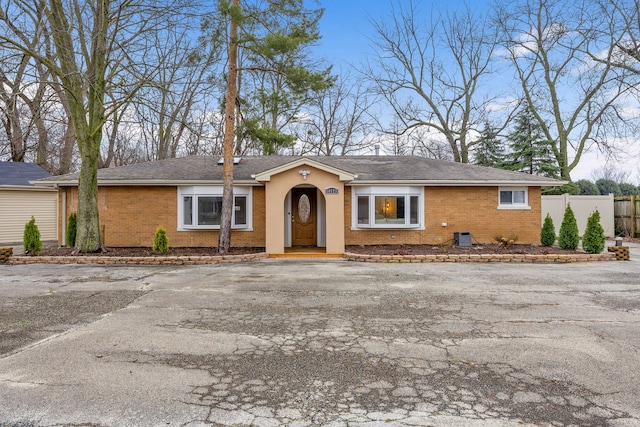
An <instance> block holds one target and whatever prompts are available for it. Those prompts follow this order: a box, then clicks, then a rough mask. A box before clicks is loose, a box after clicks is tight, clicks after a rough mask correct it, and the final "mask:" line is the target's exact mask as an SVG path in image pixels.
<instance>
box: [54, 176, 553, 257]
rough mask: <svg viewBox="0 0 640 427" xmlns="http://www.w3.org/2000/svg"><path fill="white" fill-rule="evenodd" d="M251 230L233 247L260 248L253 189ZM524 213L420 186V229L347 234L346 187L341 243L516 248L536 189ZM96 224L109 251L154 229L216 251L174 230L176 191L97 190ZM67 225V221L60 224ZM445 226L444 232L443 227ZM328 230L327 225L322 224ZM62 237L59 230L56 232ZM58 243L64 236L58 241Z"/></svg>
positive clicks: (71, 195) (146, 243) (533, 237)
mask: <svg viewBox="0 0 640 427" xmlns="http://www.w3.org/2000/svg"><path fill="white" fill-rule="evenodd" d="M63 191H66V192H67V206H66V212H67V215H68V214H69V213H71V212H75V210H76V208H77V188H76V187H72V188H67V189H65V190H63ZM252 199H253V230H252V231H241V230H234V231H233V232H232V237H231V242H232V244H233V246H235V247H256V246H265V228H266V221H265V190H264V187H254V188H253V198H252ZM529 204H530V206H531V209H526V210H499V209H497V205H498V189H497V188H496V187H425V191H424V212H425V229H424V230H403V229H393V230H390V229H386V230H384V229H357V230H352V229H351V188H350V187H345V190H344V207H345V228H344V232H345V244H346V245H374V244H376V245H378V244H442V243H445V242H447V241H450V240H451V239H452V238H453V233H454V232H457V231H468V232H471V235H472V237H473V243H476V242H480V243H490V242H492V241H493V240H494V238H495V237H496V236H511V235H516V236H517V237H518V240H517V241H518V243H539V240H540V227H541V224H540V223H541V220H540V219H541V206H540V187H529ZM98 207H99V211H100V225H101V227H102V228H103V230H104V244H105V246H108V247H151V246H152V244H153V236H154V234H155V230H156V228H157V227H158V226H162V227H164V228H165V229H166V230H167V236H168V237H169V246H173V247H185V246H188V247H207V246H208V247H211V246H217V243H218V231H216V230H189V231H177V220H178V214H177V208H178V201H177V187H175V186H173V187H160V186H154V187H147V186H145V187H142V186H139V187H133V186H127V187H124V186H122V187H104V186H102V187H100V188H99V190H98ZM61 212H62V210H61ZM64 220H66V219H64ZM443 222H446V223H447V226H446V227H443V226H442V223H443ZM327 226H328V227H330V226H331V225H330V224H327ZM59 229H60V230H61V231H60V233H62V226H60V228H59ZM59 239H60V242H62V240H63V236H62V235H60V236H59Z"/></svg>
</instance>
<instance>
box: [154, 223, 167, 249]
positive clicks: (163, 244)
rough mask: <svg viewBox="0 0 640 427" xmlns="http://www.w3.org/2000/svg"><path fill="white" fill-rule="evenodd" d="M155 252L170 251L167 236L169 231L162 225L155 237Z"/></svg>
mask: <svg viewBox="0 0 640 427" xmlns="http://www.w3.org/2000/svg"><path fill="white" fill-rule="evenodd" d="M153 252H155V253H157V254H166V253H168V252H169V238H168V237H167V231H166V230H165V229H164V228H162V227H158V229H157V230H156V235H155V237H154V238H153Z"/></svg>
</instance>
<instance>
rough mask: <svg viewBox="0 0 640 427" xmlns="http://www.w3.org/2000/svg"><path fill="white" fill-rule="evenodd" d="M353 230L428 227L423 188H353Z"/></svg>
mask: <svg viewBox="0 0 640 427" xmlns="http://www.w3.org/2000/svg"><path fill="white" fill-rule="evenodd" d="M352 191H353V200H354V201H353V207H352V211H353V218H352V224H353V228H421V227H424V221H423V217H424V208H423V207H424V199H423V198H424V188H423V187H384V186H380V187H353V190H352Z"/></svg>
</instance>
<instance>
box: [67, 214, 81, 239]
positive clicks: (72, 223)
mask: <svg viewBox="0 0 640 427" xmlns="http://www.w3.org/2000/svg"><path fill="white" fill-rule="evenodd" d="M77 224H78V218H77V216H76V213H75V212H72V213H71V214H70V215H69V220H68V221H67V235H66V236H65V243H66V245H67V247H69V248H73V247H74V246H75V245H76V234H77V232H78V225H77Z"/></svg>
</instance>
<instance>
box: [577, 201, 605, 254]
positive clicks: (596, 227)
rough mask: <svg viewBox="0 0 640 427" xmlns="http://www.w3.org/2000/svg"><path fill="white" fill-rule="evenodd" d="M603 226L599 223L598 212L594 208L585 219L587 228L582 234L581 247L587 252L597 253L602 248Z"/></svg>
mask: <svg viewBox="0 0 640 427" xmlns="http://www.w3.org/2000/svg"><path fill="white" fill-rule="evenodd" d="M604 244H605V238H604V228H602V225H600V212H598V210H597V209H596V211H595V212H594V213H592V214H591V215H590V216H589V219H587V228H586V229H585V230H584V236H582V248H583V249H584V251H585V252H586V253H588V254H599V253H600V252H602V251H603V250H604Z"/></svg>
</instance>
